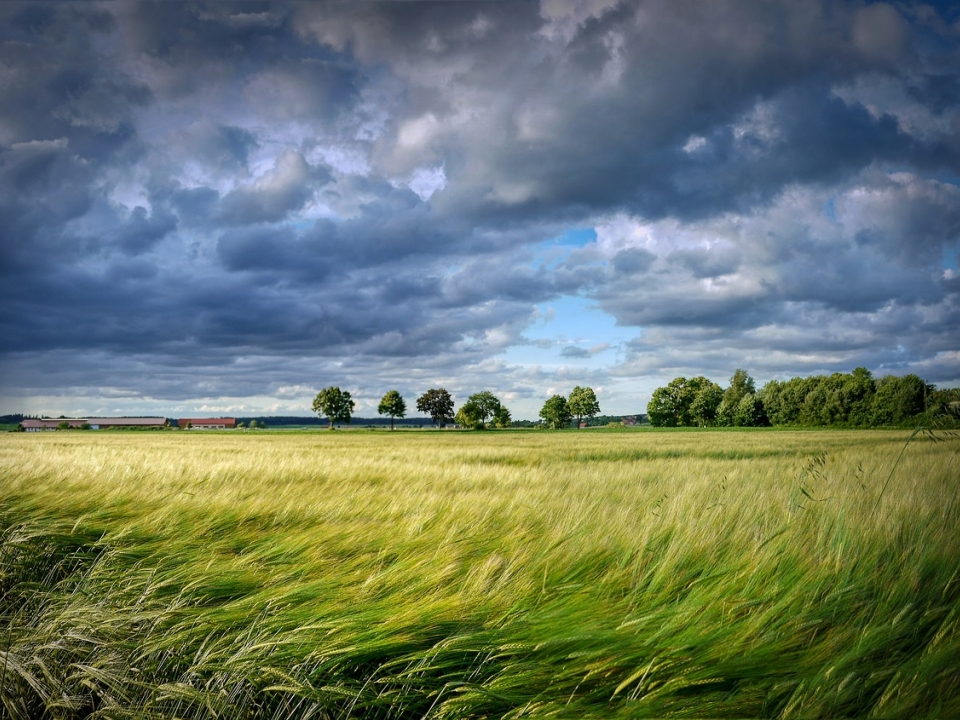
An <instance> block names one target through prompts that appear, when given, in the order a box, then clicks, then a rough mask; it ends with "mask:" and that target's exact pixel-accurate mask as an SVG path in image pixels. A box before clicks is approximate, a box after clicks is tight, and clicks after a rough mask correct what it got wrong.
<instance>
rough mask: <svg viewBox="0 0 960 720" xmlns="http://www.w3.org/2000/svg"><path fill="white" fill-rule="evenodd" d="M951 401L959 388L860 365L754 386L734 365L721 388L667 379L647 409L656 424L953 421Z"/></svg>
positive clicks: (957, 411) (958, 412)
mask: <svg viewBox="0 0 960 720" xmlns="http://www.w3.org/2000/svg"><path fill="white" fill-rule="evenodd" d="M718 393H719V395H718ZM718 397H719V398H721V399H720V400H719V402H718ZM958 399H960V391H958V390H955V389H947V390H937V389H936V388H935V387H934V386H932V385H928V384H927V383H926V382H924V380H923V379H922V378H920V377H918V376H917V375H904V376H902V377H897V376H892V375H891V376H886V377H882V378H880V379H879V380H876V379H874V377H873V375H872V374H871V373H870V371H869V370H867V369H866V368H862V367H860V368H856V369H855V370H854V371H853V372H851V373H833V374H832V375H811V376H809V377H805V378H800V377H795V378H791V379H790V380H771V381H770V382H768V383H767V384H766V385H764V386H763V387H762V388H761V389H760V390H756V386H755V384H754V381H753V378H751V377H750V375H749V374H748V373H747V372H746V371H745V370H740V369H738V370H737V371H736V372H735V373H734V374H733V377H731V378H730V386H729V387H727V389H726V390H723V391H721V390H720V387H719V386H718V385H716V383H713V382H711V381H710V380H707V379H706V378H703V377H698V378H693V379H692V380H687V379H686V378H684V377H678V378H674V379H673V380H671V381H670V382H669V383H668V384H667V385H665V386H663V387H659V388H657V389H656V390H654V392H653V396H652V397H651V399H650V403H649V405H647V415H648V416H649V418H650V423H651V424H652V425H654V426H656V427H675V426H681V427H682V426H692V425H701V426H702V425H714V424H715V425H729V426H736V427H757V426H761V425H778V426H783V425H795V426H803V427H811V426H812V427H826V426H842V427H889V426H905V425H907V426H909V425H917V424H934V425H940V426H956V425H957V424H958V423H960V404H958V402H957V400H958ZM711 408H713V410H715V415H711Z"/></svg>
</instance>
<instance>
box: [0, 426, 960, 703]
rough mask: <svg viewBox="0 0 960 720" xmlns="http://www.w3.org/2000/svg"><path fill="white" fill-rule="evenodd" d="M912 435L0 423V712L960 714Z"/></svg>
mask: <svg viewBox="0 0 960 720" xmlns="http://www.w3.org/2000/svg"><path fill="white" fill-rule="evenodd" d="M909 436H910V433H909V432H899V431H791V432H784V431H731V430H727V431H672V432H670V431H666V432H659V431H650V430H644V431H619V432H614V431H605V430H598V431H594V430H590V431H579V432H578V431H564V432H540V431H525V432H524V431H517V432H486V433H466V432H443V433H441V432H395V433H390V432H387V431H376V432H373V431H354V432H342V431H338V432H332V433H331V432H323V431H311V432H298V433H282V432H266V433H242V432H228V433H213V432H211V433H199V432H193V433H184V432H181V433H177V432H167V433H128V434H121V433H114V434H111V433H93V432H86V433H81V432H57V433H44V434H37V435H32V434H31V435H27V434H23V433H20V434H13V433H11V434H5V435H0V717H4V718H39V717H51V718H79V717H91V716H92V717H103V718H115V717H116V718H120V717H134V718H141V717H164V718H166V717H179V718H200V717H202V718H207V717H219V718H247V717H250V718H253V717H257V718H259V717H263V718H285V717H297V718H306V717H313V718H423V717H429V718H527V717H531V718H532V717H555V718H643V717H663V716H678V717H784V718H810V717H829V718H834V717H897V718H899V717H913V718H917V717H957V716H960V499H958V482H960V460H958V453H960V439H958V438H957V437H955V436H949V437H944V438H943V439H942V441H940V442H934V441H933V440H931V439H930V438H928V437H926V436H924V435H917V436H916V437H914V438H913V439H912V441H910V442H909V444H906V445H905V443H907V439H908V437H909ZM941 437H943V436H941Z"/></svg>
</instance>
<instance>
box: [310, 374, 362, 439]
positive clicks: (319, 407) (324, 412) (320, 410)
mask: <svg viewBox="0 0 960 720" xmlns="http://www.w3.org/2000/svg"><path fill="white" fill-rule="evenodd" d="M355 405H356V403H354V401H353V399H352V398H351V397H350V393H349V392H346V391H345V390H341V389H340V388H338V387H336V386H334V385H331V386H330V387H328V388H324V389H323V390H321V391H320V392H318V393H317V396H316V397H315V398H314V399H313V405H312V406H311V407H312V408H313V411H314V412H315V413H317V414H318V415H320V416H321V417H323V416H327V417H328V418H330V429H331V430H333V425H334V423H338V422H346V423H349V422H350V417H351V416H352V415H353V408H354V407H355Z"/></svg>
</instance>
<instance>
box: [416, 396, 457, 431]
mask: <svg viewBox="0 0 960 720" xmlns="http://www.w3.org/2000/svg"><path fill="white" fill-rule="evenodd" d="M417 410H418V411H419V412H422V413H426V414H427V415H429V416H430V417H431V419H432V420H433V422H434V423H435V424H436V425H437V426H438V427H443V424H444V423H446V422H449V420H450V419H451V418H453V398H452V397H450V393H448V392H447V391H446V390H444V389H443V388H431V389H430V390H427V391H426V392H425V393H424V394H423V395H421V396H420V397H418V398H417Z"/></svg>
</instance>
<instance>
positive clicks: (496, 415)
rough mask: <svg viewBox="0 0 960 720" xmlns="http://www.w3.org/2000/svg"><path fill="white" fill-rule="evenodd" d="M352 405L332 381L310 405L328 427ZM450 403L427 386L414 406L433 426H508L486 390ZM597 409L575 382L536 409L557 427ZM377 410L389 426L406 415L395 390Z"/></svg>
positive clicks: (345, 418) (343, 419)
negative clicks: (566, 394)
mask: <svg viewBox="0 0 960 720" xmlns="http://www.w3.org/2000/svg"><path fill="white" fill-rule="evenodd" d="M355 407H356V403H355V401H354V400H353V398H352V397H351V395H350V393H349V392H348V391H346V390H341V389H340V388H339V387H337V386H335V385H331V386H330V387H327V388H324V389H323V390H321V391H320V392H318V393H317V395H316V397H315V398H314V399H313V404H312V405H311V408H312V409H313V411H314V412H315V413H317V414H318V415H319V416H320V417H326V418H328V419H329V421H330V426H329V427H330V429H331V430H332V429H333V427H334V425H335V424H336V423H349V422H350V419H351V418H352V417H353V410H354V408H355ZM453 407H454V404H453V397H452V396H451V395H450V393H449V392H448V391H447V390H446V389H445V388H431V389H429V390H427V391H426V392H425V393H423V395H421V396H420V397H418V398H417V410H418V411H419V412H421V413H424V414H426V415H429V416H430V418H431V420H432V421H433V423H434V424H435V425H436V426H437V427H443V426H444V425H446V424H448V423H455V424H457V425H459V426H460V427H462V428H470V429H474V430H483V429H485V428H486V427H487V422H488V421H489V422H490V424H491V425H492V426H493V427H496V428H507V427H510V423H511V421H512V418H511V415H510V410H509V409H507V407H506V406H505V405H504V404H503V403H502V402H500V399H499V398H497V396H496V395H494V394H493V393H492V392H490V391H489V390H482V391H481V392H478V393H474V394H473V395H471V396H470V397H469V398H467V401H466V402H465V403H464V404H463V405H461V406H460V409H459V410H457V411H456V413H454V410H453ZM599 412H600V403H599V402H598V401H597V396H596V393H594V391H593V388H589V387H580V386H579V385H578V386H577V387H575V388H574V389H573V390H572V391H571V392H570V397H569V398H566V397H564V396H563V395H554V396H553V397H551V398H550V399H548V400H547V401H546V402H545V403H544V405H543V408H542V409H541V410H540V417H541V418H543V420H544V422H545V423H546V424H547V425H548V426H549V427H551V428H556V429H560V428H563V427H566V426H567V425H569V424H570V422H571V421H572V420H573V419H574V418H576V420H577V426H578V427H579V425H580V423H581V422H582V421H583V419H584V418H591V417H594V416H596V415H597V414H599ZM377 413H379V414H380V415H386V416H388V417H389V418H390V429H391V430H393V422H394V419H395V418H403V417H406V414H407V404H406V401H405V400H404V399H403V396H402V395H401V394H400V392H399V391H397V390H388V391H387V392H386V393H385V394H384V396H383V398H382V399H381V400H380V404H379V405H378V406H377Z"/></svg>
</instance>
